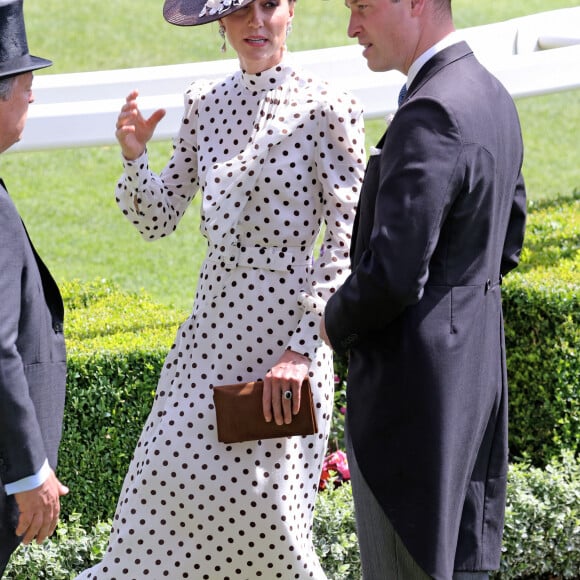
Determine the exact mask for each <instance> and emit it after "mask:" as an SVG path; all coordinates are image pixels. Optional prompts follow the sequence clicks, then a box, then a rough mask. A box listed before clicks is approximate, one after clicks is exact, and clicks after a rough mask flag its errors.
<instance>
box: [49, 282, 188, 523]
mask: <svg viewBox="0 0 580 580" xmlns="http://www.w3.org/2000/svg"><path fill="white" fill-rule="evenodd" d="M63 296H64V299H65V301H66V305H67V316H66V321H65V325H66V332H67V345H68V351H69V364H68V379H67V400H66V407H65V420H64V426H63V438H62V443H61V447H60V453H59V468H58V473H59V478H60V479H61V480H62V481H63V482H66V483H67V484H68V485H69V486H70V488H71V492H70V494H69V495H68V496H67V497H66V498H64V499H63V502H62V509H63V516H64V517H65V518H66V517H67V516H68V515H69V514H72V513H80V514H82V518H81V522H82V524H83V525H85V526H88V525H90V524H91V523H93V522H96V521H98V520H106V519H108V518H110V517H112V515H113V513H114V510H115V506H116V502H117V498H118V495H119V491H120V489H121V485H122V482H123V478H124V476H125V473H126V471H127V467H128V465H129V461H130V460H131V455H132V453H133V449H134V447H135V444H136V442H137V439H138V437H139V435H140V433H141V429H142V428H143V425H144V423H145V420H146V418H147V415H148V413H149V409H150V407H151V404H152V401H153V396H154V392H155V387H156V385H157V379H158V377H159V372H160V369H161V366H162V364H163V361H164V359H165V355H166V354H167V351H168V349H169V347H170V346H171V341H172V339H173V336H174V334H175V331H176V328H177V326H178V320H177V315H176V313H175V312H174V311H172V310H171V309H169V308H165V307H162V306H160V305H159V304H155V303H153V302H152V301H151V300H150V299H149V298H148V297H147V296H146V295H143V294H127V293H124V292H120V291H119V290H118V289H117V288H116V287H114V286H112V285H110V284H108V283H106V282H101V283H94V284H91V285H88V286H81V285H80V284H78V283H77V282H73V283H71V284H67V285H65V287H64V289H63Z"/></svg>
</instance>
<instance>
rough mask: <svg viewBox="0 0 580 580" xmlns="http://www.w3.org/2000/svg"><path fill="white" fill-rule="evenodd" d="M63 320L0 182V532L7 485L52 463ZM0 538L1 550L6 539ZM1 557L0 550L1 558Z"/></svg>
mask: <svg viewBox="0 0 580 580" xmlns="http://www.w3.org/2000/svg"><path fill="white" fill-rule="evenodd" d="M63 318H64V309H63V303H62V298H61V295H60V292H59V290H58V287H57V285H56V283H55V281H54V279H53V278H52V276H51V275H50V273H49V271H48V269H47V268H46V266H45V265H44V263H43V262H42V260H41V259H40V258H39V257H38V255H37V253H36V251H35V250H34V248H33V246H32V244H31V242H30V240H29V238H28V234H27V232H26V229H25V227H24V224H23V223H22V221H21V219H20V217H19V215H18V212H17V210H16V208H15V206H14V204H13V202H12V200H11V198H10V196H9V195H8V192H7V191H6V189H5V187H4V183H3V182H2V180H0V537H2V538H4V537H5V538H10V536H11V535H12V536H13V534H14V528H13V525H14V515H15V514H14V505H13V502H11V501H9V499H8V498H6V496H5V492H4V485H5V484H7V483H12V482H14V481H18V480H19V479H22V478H25V477H28V476H31V475H33V474H34V473H36V472H37V471H38V470H39V469H40V467H41V466H42V463H43V462H44V460H45V459H46V458H48V461H49V463H50V465H51V467H52V468H53V469H56V463H57V452H58V447H59V443H60V438H61V431H62V420H63V413H64V399H65V382H66V353H65V345H64V336H63ZM3 534H6V536H3ZM5 541H8V540H5ZM0 543H2V544H3V548H4V549H6V545H5V542H0ZM3 551H4V550H0V552H3ZM3 556H4V557H5V554H2V553H0V564H1V563H2V559H3Z"/></svg>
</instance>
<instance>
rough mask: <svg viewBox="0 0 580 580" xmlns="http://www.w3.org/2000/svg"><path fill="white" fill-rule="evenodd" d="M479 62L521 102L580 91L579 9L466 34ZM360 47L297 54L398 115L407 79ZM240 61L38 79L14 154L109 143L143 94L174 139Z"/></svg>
mask: <svg viewBox="0 0 580 580" xmlns="http://www.w3.org/2000/svg"><path fill="white" fill-rule="evenodd" d="M459 32H460V34H461V35H462V36H463V37H464V38H465V39H466V40H467V41H468V42H469V44H470V45H471V47H472V48H473V50H474V52H475V54H476V55H477V57H478V58H479V60H480V61H481V62H482V63H483V64H484V65H485V66H486V67H487V68H488V69H489V70H491V72H492V73H494V74H495V75H496V76H497V77H498V78H499V79H500V80H501V81H502V83H503V84H504V85H505V86H506V87H507V89H508V91H509V92H510V93H511V94H512V95H513V97H514V98H521V97H527V96H533V95H540V94H545V93H552V92H558V91H566V90H572V89H578V88H580V7H578V8H568V9H563V10H554V11H550V12H543V13H539V14H535V15H532V16H526V17H522V18H516V19H513V20H508V21H505V22H498V23H495V24H489V25H486V26H478V27H473V28H465V29H462V30H460V31H459ZM361 52H362V50H361V47H359V46H358V45H349V46H342V47H336V48H328V49H321V50H310V51H303V52H297V53H294V58H295V59H296V60H297V61H298V62H299V63H300V64H301V65H302V66H304V67H305V68H307V69H309V70H311V71H312V72H313V73H317V74H318V75H319V76H321V77H322V78H326V79H328V80H329V81H331V82H333V83H335V84H337V85H340V86H343V87H345V88H347V89H349V90H350V91H352V92H353V93H354V94H355V95H356V96H357V97H358V98H360V100H361V101H362V103H363V106H364V111H365V116H366V117H367V118H377V117H381V116H384V115H386V114H388V113H389V112H392V111H393V110H394V108H395V106H396V99H397V95H398V92H399V89H400V86H401V84H402V82H403V78H404V77H403V76H402V75H401V74H400V73H398V72H396V71H392V72H387V73H374V72H372V71H370V70H369V69H368V68H367V66H366V61H365V59H364V58H363V57H362V55H361ZM237 66H238V64H237V61H236V60H234V59H230V60H222V61H214V62H200V63H190V64H183V65H170V66H160V67H146V68H134V69H125V70H109V71H97V72H87V73H73V74H57V75H50V74H45V75H39V76H37V77H36V79H35V82H34V95H35V99H36V101H35V103H34V104H32V105H31V107H30V111H29V117H28V123H27V126H26V130H25V132H24V136H23V139H22V141H21V142H20V143H18V144H17V145H15V146H14V147H13V148H12V149H11V151H23V150H42V149H51V148H68V147H83V146H95V145H107V144H111V143H114V142H115V135H114V131H115V122H116V118H117V114H118V112H119V109H120V108H121V106H122V104H123V102H124V99H125V96H126V95H127V94H128V93H129V92H130V91H131V90H133V89H138V90H139V94H140V105H141V108H142V110H143V111H144V112H145V114H149V113H150V112H152V111H153V110H155V109H157V108H164V109H166V111H167V115H166V116H165V118H164V119H163V120H162V121H161V123H160V124H159V126H158V128H157V131H156V134H155V137H154V138H155V139H157V140H162V139H168V138H171V137H173V135H175V133H176V132H177V128H178V126H179V122H180V119H181V114H182V111H183V92H184V90H185V88H186V87H187V86H188V84H189V83H190V82H191V81H192V80H194V79H198V78H221V77H223V76H225V75H226V74H228V73H229V72H231V71H233V70H235V69H236V68H237Z"/></svg>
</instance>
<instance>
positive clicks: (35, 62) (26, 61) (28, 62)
mask: <svg viewBox="0 0 580 580" xmlns="http://www.w3.org/2000/svg"><path fill="white" fill-rule="evenodd" d="M49 66H52V61H51V60H47V59H46V58H40V57H39V56H32V55H30V54H25V55H23V56H20V57H18V58H13V59H11V60H9V61H8V62H3V63H0V79H5V78H8V77H14V76H17V75H21V74H24V73H27V72H32V71H34V70H38V69H41V68H47V67H49Z"/></svg>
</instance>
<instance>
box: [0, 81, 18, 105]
mask: <svg viewBox="0 0 580 580" xmlns="http://www.w3.org/2000/svg"><path fill="white" fill-rule="evenodd" d="M15 78H16V77H7V78H4V79H0V101H7V100H8V99H9V98H10V94H11V93H12V87H13V86H14V79H15Z"/></svg>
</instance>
